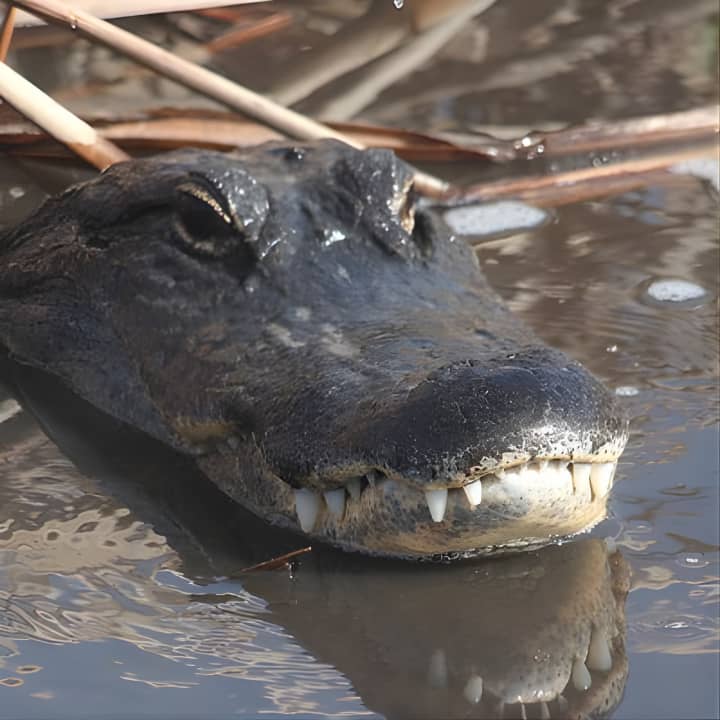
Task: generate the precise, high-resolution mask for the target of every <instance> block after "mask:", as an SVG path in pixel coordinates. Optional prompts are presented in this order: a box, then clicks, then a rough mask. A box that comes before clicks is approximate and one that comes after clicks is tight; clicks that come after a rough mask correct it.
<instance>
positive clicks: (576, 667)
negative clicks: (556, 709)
mask: <svg viewBox="0 0 720 720" xmlns="http://www.w3.org/2000/svg"><path fill="white" fill-rule="evenodd" d="M571 678H572V683H573V687H574V688H575V689H576V690H580V691H583V690H588V689H589V688H590V686H591V685H592V678H591V677H590V673H589V672H588V669H587V668H586V667H585V663H584V662H583V661H582V660H581V659H580V658H575V662H573V666H572V674H571Z"/></svg>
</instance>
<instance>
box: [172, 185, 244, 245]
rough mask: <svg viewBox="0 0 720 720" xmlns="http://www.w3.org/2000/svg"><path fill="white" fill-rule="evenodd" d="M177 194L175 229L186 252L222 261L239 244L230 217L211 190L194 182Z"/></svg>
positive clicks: (234, 226) (238, 238)
mask: <svg viewBox="0 0 720 720" xmlns="http://www.w3.org/2000/svg"><path fill="white" fill-rule="evenodd" d="M176 190H177V192H176V197H175V211H176V218H175V228H176V230H177V235H178V237H179V239H180V241H181V243H182V244H183V246H184V247H185V248H186V249H187V250H189V251H190V252H193V253H196V254H198V255H203V256H205V257H213V258H222V257H225V256H227V255H229V254H230V253H231V252H233V251H234V250H235V249H236V248H237V247H238V245H240V244H241V243H242V239H241V237H240V233H239V231H238V229H237V227H236V225H235V223H234V222H233V219H232V217H231V216H230V213H229V212H228V210H227V209H226V207H225V206H224V204H223V203H222V201H221V200H220V199H219V198H218V197H217V196H216V195H215V193H213V192H212V190H211V189H210V188H207V187H204V186H202V185H199V184H197V183H194V182H193V183H185V184H183V185H180V186H179V187H177V189H176Z"/></svg>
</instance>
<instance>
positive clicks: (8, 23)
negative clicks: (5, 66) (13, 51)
mask: <svg viewBox="0 0 720 720" xmlns="http://www.w3.org/2000/svg"><path fill="white" fill-rule="evenodd" d="M16 15H17V9H16V8H15V6H14V5H9V6H8V9H7V12H6V13H5V19H4V20H3V24H2V27H0V62H5V58H6V57H7V54H8V50H9V49H10V41H11V40H12V36H13V30H14V29H15V16H16Z"/></svg>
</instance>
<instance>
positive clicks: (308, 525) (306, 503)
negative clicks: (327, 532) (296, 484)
mask: <svg viewBox="0 0 720 720" xmlns="http://www.w3.org/2000/svg"><path fill="white" fill-rule="evenodd" d="M295 512H296V513H297V518H298V522H299V523H300V527H301V528H302V531H303V532H310V531H311V530H312V529H313V527H315V521H316V520H317V516H318V513H319V512H320V496H319V495H318V494H317V493H316V492H313V491H312V490H305V489H302V490H296V491H295Z"/></svg>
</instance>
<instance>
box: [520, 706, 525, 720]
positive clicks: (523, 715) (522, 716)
mask: <svg viewBox="0 0 720 720" xmlns="http://www.w3.org/2000/svg"><path fill="white" fill-rule="evenodd" d="M520 718H521V719H522V720H527V711H526V710H525V703H523V702H521V703H520Z"/></svg>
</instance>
